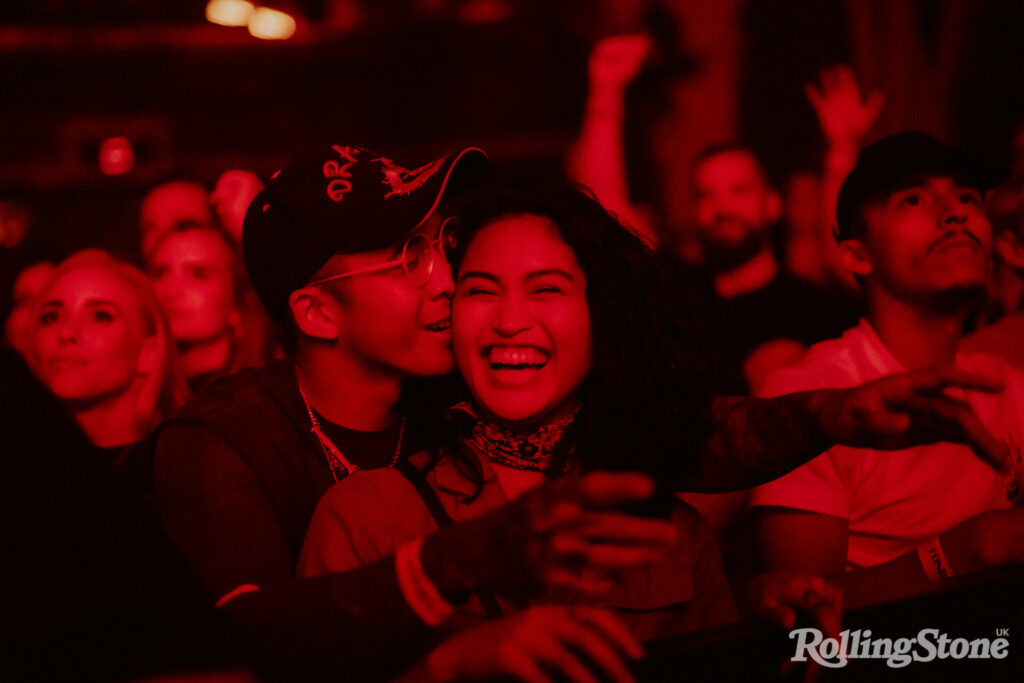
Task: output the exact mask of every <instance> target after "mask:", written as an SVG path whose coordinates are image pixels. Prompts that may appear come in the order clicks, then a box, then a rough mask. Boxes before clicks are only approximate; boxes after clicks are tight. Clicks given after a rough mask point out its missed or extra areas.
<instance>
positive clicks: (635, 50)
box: [589, 33, 651, 91]
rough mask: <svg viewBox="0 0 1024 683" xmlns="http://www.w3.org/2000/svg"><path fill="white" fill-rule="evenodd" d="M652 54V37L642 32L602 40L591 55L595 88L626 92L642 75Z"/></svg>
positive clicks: (592, 85)
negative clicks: (640, 74) (632, 82)
mask: <svg viewBox="0 0 1024 683" xmlns="http://www.w3.org/2000/svg"><path fill="white" fill-rule="evenodd" d="M650 51H651V39H650V37H649V36H646V35H643V34H639V33H636V34H628V35H621V36H611V37H610V38H604V39H603V40H601V41H599V42H598V43H597V45H595V46H594V49H593V50H592V51H591V53H590V65H589V74H590V84H591V88H592V89H593V90H614V91H622V90H624V89H625V87H626V86H627V85H629V83H630V81H632V80H633V79H634V78H636V75H637V74H638V73H640V69H641V67H642V66H643V64H644V60H645V59H647V55H648V54H649V53H650Z"/></svg>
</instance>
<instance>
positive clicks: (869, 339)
mask: <svg viewBox="0 0 1024 683" xmlns="http://www.w3.org/2000/svg"><path fill="white" fill-rule="evenodd" d="M1005 179H1006V178H1005V174H1004V173H1002V172H1001V171H1000V170H999V169H997V168H990V167H988V166H986V165H985V164H983V163H981V162H979V161H976V160H974V159H972V158H970V157H969V156H967V155H966V154H964V153H962V152H960V151H958V150H955V149H952V148H950V147H947V146H946V145H944V144H943V143H941V142H939V141H938V140H935V139H934V138H931V137H929V136H927V135H924V134H921V133H912V132H909V133H902V134H899V135H895V136H892V137H889V138H886V139H883V140H881V141H879V142H877V143H875V144H874V145H871V146H869V147H867V148H866V149H865V150H864V151H863V153H862V154H861V155H860V158H859V160H858V162H857V166H856V167H855V168H854V170H853V171H852V172H851V173H850V175H849V176H848V177H847V178H846V181H845V182H844V183H843V186H842V188H841V191H840V194H839V200H838V205H837V216H836V217H837V222H838V228H839V235H838V237H839V240H840V242H841V248H842V250H843V258H844V263H845V264H846V266H847V267H848V268H849V269H850V270H851V271H852V272H853V273H854V274H855V275H856V277H857V278H858V280H859V281H860V283H861V285H862V287H863V290H864V293H865V295H866V299H867V308H868V313H867V318H866V319H865V320H862V321H861V322H860V324H859V325H858V326H857V327H855V328H853V329H851V330H849V331H847V332H846V333H845V334H844V335H843V337H842V338H841V339H836V340H830V341H826V342H822V343H820V344H817V345H815V346H814V347H812V348H811V349H810V350H809V351H808V352H807V353H806V354H805V355H804V357H803V358H802V359H801V360H800V362H799V363H797V364H796V365H794V366H792V367H790V368H786V369H783V370H779V371H777V372H776V373H774V374H773V375H772V376H770V377H769V379H768V380H767V384H766V386H765V390H764V391H765V394H766V395H778V394H785V393H789V392H792V391H803V390H808V389H821V388H826V387H848V386H854V385H857V384H860V383H862V382H867V381H871V380H874V379H876V378H879V377H882V376H884V375H889V374H892V373H899V372H904V371H907V370H918V369H921V368H927V367H931V366H940V365H950V364H955V365H956V367H958V368H961V369H964V370H969V371H971V372H975V373H978V374H982V375H985V376H989V377H998V378H1001V379H1002V381H1003V383H1004V389H1003V391H1002V392H1000V393H998V394H979V393H976V392H970V391H967V392H964V391H956V392H955V393H948V394H943V395H940V396H939V397H938V399H939V400H940V401H941V403H942V404H943V405H942V406H940V408H939V411H938V412H940V413H945V414H950V415H952V414H956V413H958V412H961V411H964V410H972V411H974V412H975V413H976V414H977V415H978V416H979V417H980V418H981V420H982V422H983V423H984V424H985V425H986V427H987V428H988V429H989V430H990V431H991V432H992V433H993V434H994V435H995V436H996V437H997V438H999V439H1001V440H1003V441H1004V442H1005V443H1008V444H1010V445H1011V446H1012V444H1017V448H1016V449H1012V448H1011V450H1016V452H1017V458H1018V459H1019V457H1020V456H1019V453H1020V449H1019V445H1020V444H1021V443H1024V431H1022V422H1024V379H1022V375H1021V374H1020V373H1019V372H1018V371H1015V370H1013V369H1012V368H1010V367H1009V366H1006V365H1005V364H1003V363H1002V362H999V361H997V360H996V359H994V358H991V357H986V356H979V355H970V354H965V353H962V352H961V351H960V350H959V349H958V347H959V345H960V337H961V330H962V327H963V322H964V317H965V315H966V314H967V313H968V311H969V309H970V307H971V306H972V305H973V304H974V303H976V302H977V300H978V298H979V297H980V296H983V295H984V290H985V284H986V279H987V275H988V270H989V258H990V250H989V249H990V246H991V244H990V243H991V228H990V226H989V223H988V220H987V219H986V218H985V215H984V213H983V212H982V208H981V203H982V196H983V193H984V192H985V191H986V190H988V189H990V188H992V187H994V186H996V185H998V184H999V183H1001V182H1003V181H1004V180H1005ZM1018 466H1019V463H1018ZM1019 473H1020V470H1019V467H1018V468H1017V477H1016V478H1015V477H1013V475H1012V473H1011V475H1009V476H1008V475H1006V474H1004V473H1003V472H1001V471H1000V468H999V467H997V466H995V465H994V464H992V463H986V462H983V461H981V460H979V459H978V458H977V457H976V456H975V455H974V454H973V453H971V451H970V450H969V449H967V448H966V447H964V446H960V445H956V444H952V443H948V442H940V443H934V444H931V445H925V446H918V447H916V448H912V449H908V450H904V451H900V452H898V453H880V452H876V451H870V450H866V449H854V448H848V447H842V446H837V447H834V448H832V449H830V450H829V451H827V452H826V453H824V454H822V455H820V456H819V457H817V458H815V459H814V460H812V461H811V462H810V463H808V464H807V465H804V466H803V467H801V468H799V469H797V470H796V471H794V472H792V473H791V474H789V475H787V476H785V477H782V478H781V479H778V480H776V481H774V482H772V483H770V484H766V485H764V486H761V487H759V488H758V489H757V490H756V491H755V493H754V497H753V501H752V505H754V506H760V507H759V508H758V512H759V515H758V518H757V520H758V533H759V535H760V537H761V541H762V547H763V550H764V553H765V560H766V562H767V564H768V566H769V568H786V569H799V570H803V571H812V572H816V573H819V574H821V575H825V576H832V575H835V576H842V579H841V584H842V585H844V586H845V588H846V589H847V595H848V597H849V598H850V599H851V600H852V601H853V602H859V601H862V600H865V599H867V600H870V599H872V597H878V591H879V590H881V589H882V588H884V587H892V586H898V585H902V584H906V583H909V582H912V581H917V580H923V579H925V577H928V578H931V579H937V578H942V577H946V576H950V575H951V574H952V573H966V572H970V571H974V570H977V569H980V568H983V567H984V566H987V565H990V564H993V563H1004V562H1013V561H1020V560H1022V559H1024V557H1021V556H1020V554H1021V548H1024V544H1022V543H1021V538H1024V517H1022V516H1021V515H1020V514H1018V513H1019V512H1020V510H1019V509H1018V510H1013V511H1011V510H1003V509H1000V508H1008V507H1010V505H1011V500H1012V499H1013V498H1014V497H1015V496H1018V497H1019V494H1020V489H1019V487H1020V484H1021V480H1020V478H1019ZM1001 524H1002V525H1005V526H1004V527H1002V528H1005V529H1006V530H1007V531H1010V530H1012V531H1013V534H1015V536H1011V537H1010V538H1006V537H1003V538H998V537H997V536H994V535H993V534H990V533H987V531H988V530H990V529H994V528H995V525H1001ZM996 538H998V541H999V543H998V544H997V545H993V544H992V541H993V540H995V539H996ZM1004 544H1005V545H1004ZM1014 547H1015V548H1016V556H1014V555H1013V554H1009V551H1010V549H1011V548H1014ZM844 569H846V570H851V569H852V570H857V571H853V572H848V573H846V574H845V575H843V572H844Z"/></svg>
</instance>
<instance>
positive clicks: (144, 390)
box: [31, 249, 188, 494]
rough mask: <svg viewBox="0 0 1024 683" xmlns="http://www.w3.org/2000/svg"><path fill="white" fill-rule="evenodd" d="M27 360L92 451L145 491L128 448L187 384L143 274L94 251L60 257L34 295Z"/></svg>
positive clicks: (142, 469)
mask: <svg viewBox="0 0 1024 683" xmlns="http://www.w3.org/2000/svg"><path fill="white" fill-rule="evenodd" d="M31 356H32V361H33V362H32V363H31V365H32V366H33V367H34V368H35V369H36V372H37V374H38V375H39V378H40V379H41V380H42V382H43V384H45V385H46V387H47V388H48V389H49V390H50V391H51V392H52V393H53V394H54V395H55V396H56V397H57V398H58V399H59V400H60V401H61V403H62V404H63V405H64V407H65V409H67V410H68V412H70V413H71V414H72V416H73V417H74V418H75V421H76V422H77V423H78V425H79V426H80V427H81V429H82V431H84V432H85V434H86V436H87V437H88V439H89V441H90V442H91V443H92V444H93V446H95V447H96V452H97V454H99V455H100V456H102V457H103V458H105V459H106V460H107V462H108V463H109V465H110V467H111V468H112V469H114V470H118V471H120V472H121V473H122V474H123V476H124V478H125V479H127V480H128V482H127V483H128V484H129V486H131V487H132V488H133V489H134V490H135V491H136V492H138V493H140V494H146V493H148V492H149V491H150V490H151V489H152V475H151V474H149V473H148V472H147V467H146V464H145V458H143V457H142V456H141V455H138V457H130V456H132V455H133V453H132V451H133V447H134V446H136V444H139V443H140V442H142V441H143V440H144V439H145V438H146V437H147V436H148V435H149V433H150V431H151V430H152V429H153V427H155V426H156V424H157V423H158V422H159V421H160V420H162V419H163V418H164V417H166V416H167V415H169V414H170V412H171V411H173V410H174V409H175V408H177V407H178V406H180V405H181V404H182V403H183V402H184V400H185V399H186V397H187V396H188V390H187V388H186V386H185V383H184V380H183V378H182V376H181V374H180V371H179V370H178V367H177V364H176V356H175V353H174V343H173V340H172V339H171V336H170V333H169V331H168V329H167V325H166V323H165V322H164V318H163V311H162V310H161V308H160V304H159V302H158V301H157V298H156V295H155V294H154V293H153V290H152V287H151V286H150V284H149V281H148V280H147V279H146V276H145V275H144V274H143V273H142V272H141V271H139V270H138V269H136V268H134V267H133V266H130V265H128V264H125V263H121V262H119V261H117V260H115V259H114V258H113V257H111V256H110V255H109V254H107V253H106V252H104V251H102V250H99V249H88V250H85V251H81V252H78V253H76V254H74V255H73V256H71V257H70V258H68V259H67V260H65V261H64V262H62V263H61V264H60V265H58V266H57V268H56V270H55V271H54V272H53V274H52V276H51V277H50V279H49V280H48V281H47V282H46V284H45V285H44V286H43V288H42V290H41V291H40V292H39V295H38V297H37V299H36V306H35V313H34V316H33V320H32V345H31Z"/></svg>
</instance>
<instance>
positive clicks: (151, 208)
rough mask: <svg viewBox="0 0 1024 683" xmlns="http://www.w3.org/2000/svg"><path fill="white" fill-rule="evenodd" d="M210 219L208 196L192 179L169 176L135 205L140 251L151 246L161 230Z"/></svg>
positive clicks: (210, 210)
mask: <svg viewBox="0 0 1024 683" xmlns="http://www.w3.org/2000/svg"><path fill="white" fill-rule="evenodd" d="M212 220H213V209H212V207H211V206H210V196H209V194H208V193H207V190H206V188H205V187H203V186H202V185H201V184H200V183H197V182H195V181H193V180H172V181H169V182H166V183H161V184H160V185H157V186H156V187H154V188H153V189H151V190H150V191H149V192H147V193H146V196H145V197H143V198H142V204H141V205H140V206H139V228H140V230H141V244H142V253H144V254H148V253H149V252H151V251H152V250H153V245H154V243H155V242H156V241H157V240H158V239H159V238H160V236H161V235H163V234H164V233H165V232H167V231H168V230H170V229H171V228H173V227H174V226H176V225H178V224H180V223H190V222H191V223H209V222H211V221H212Z"/></svg>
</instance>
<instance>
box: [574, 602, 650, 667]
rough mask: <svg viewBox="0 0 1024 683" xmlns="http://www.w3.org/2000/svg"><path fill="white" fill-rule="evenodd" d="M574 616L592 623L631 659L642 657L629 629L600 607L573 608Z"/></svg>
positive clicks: (583, 606) (578, 606) (641, 648)
mask: <svg viewBox="0 0 1024 683" xmlns="http://www.w3.org/2000/svg"><path fill="white" fill-rule="evenodd" d="M573 610H574V612H575V614H576V615H577V616H578V617H579V618H581V619H584V620H586V621H590V622H592V623H593V624H594V625H595V626H597V628H599V629H600V631H601V633H602V634H604V636H605V637H606V638H608V639H609V640H610V641H611V642H612V643H613V644H614V645H615V646H616V647H617V648H618V649H619V650H620V651H622V652H624V653H625V654H626V655H627V656H628V657H630V658H632V659H640V658H641V657H643V656H644V649H643V647H642V646H641V645H640V643H639V642H638V641H637V639H636V638H635V637H634V636H633V634H632V633H630V631H629V629H627V628H626V626H625V625H624V624H623V623H622V622H621V621H619V620H618V619H617V618H616V616H615V615H614V614H612V613H611V612H609V611H608V610H606V609H602V608H600V607H592V606H589V605H577V606H575V607H573Z"/></svg>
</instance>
